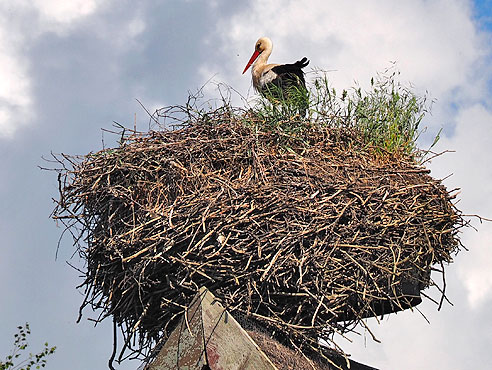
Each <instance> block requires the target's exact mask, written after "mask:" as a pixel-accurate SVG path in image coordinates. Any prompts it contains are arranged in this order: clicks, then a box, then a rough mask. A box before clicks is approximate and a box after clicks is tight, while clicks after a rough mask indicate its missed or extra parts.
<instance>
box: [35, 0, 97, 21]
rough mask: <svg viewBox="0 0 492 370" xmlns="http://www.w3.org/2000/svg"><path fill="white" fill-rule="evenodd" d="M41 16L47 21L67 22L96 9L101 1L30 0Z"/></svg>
mask: <svg viewBox="0 0 492 370" xmlns="http://www.w3.org/2000/svg"><path fill="white" fill-rule="evenodd" d="M30 3H31V4H32V5H33V6H34V8H36V9H37V10H38V11H39V13H40V14H41V16H42V17H44V18H46V20H48V21H49V22H54V23H60V24H65V25H66V24H69V23H71V22H74V21H76V20H77V19H79V18H82V17H86V16H88V15H90V14H91V13H93V12H94V11H96V9H97V7H98V6H99V5H100V4H101V3H102V1H97V0H70V1H64V0H31V1H30Z"/></svg>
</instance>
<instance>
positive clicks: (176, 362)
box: [147, 288, 277, 370]
mask: <svg viewBox="0 0 492 370" xmlns="http://www.w3.org/2000/svg"><path fill="white" fill-rule="evenodd" d="M206 365H208V366H209V368H210V369H211V370H246V369H257V370H276V369H277V368H276V367H275V366H274V365H273V363H272V362H271V361H270V360H269V359H268V357H267V356H266V355H265V354H264V353H263V352H262V351H261V350H260V348H259V347H258V346H257V345H256V343H255V342H254V341H253V340H252V339H251V337H250V336H249V335H248V333H246V331H245V330H244V329H243V328H241V326H240V325H239V324H238V323H237V321H236V320H235V319H234V318H233V317H232V316H231V315H230V314H229V313H228V312H227V311H226V310H225V308H224V307H223V306H222V305H221V304H220V303H219V302H218V301H216V299H215V297H214V296H213V295H212V293H210V292H209V291H208V290H207V289H206V288H201V289H200V291H199V292H198V294H197V295H196V296H195V298H194V300H193V302H192V303H191V305H190V307H189V309H188V312H187V314H186V315H184V317H183V318H182V319H181V322H180V324H179V325H178V326H177V327H176V329H175V330H174V331H173V332H172V333H171V335H170V336H169V339H168V340H167V342H166V344H165V345H164V347H163V348H162V349H161V351H160V352H159V354H158V355H157V358H156V359H155V361H154V362H153V363H152V364H150V365H149V366H148V367H147V369H148V370H168V369H180V370H195V369H196V370H201V369H203V368H204V367H206Z"/></svg>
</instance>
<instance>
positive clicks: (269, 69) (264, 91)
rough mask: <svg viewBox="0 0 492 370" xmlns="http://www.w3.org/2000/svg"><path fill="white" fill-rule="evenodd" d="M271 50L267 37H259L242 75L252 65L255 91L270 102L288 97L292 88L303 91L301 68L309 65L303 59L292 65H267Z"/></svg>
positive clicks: (306, 60) (304, 85)
mask: <svg viewBox="0 0 492 370" xmlns="http://www.w3.org/2000/svg"><path fill="white" fill-rule="evenodd" d="M272 49H273V44H272V41H271V40H270V39H269V38H268V37H261V38H260V39H259V40H258V41H256V45H255V51H254V53H253V55H252V56H251V59H250V60H249V62H248V64H247V65H246V68H244V71H243V74H244V73H245V72H246V71H247V70H248V68H249V67H250V66H251V64H253V68H252V69H251V73H252V75H253V87H254V88H255V90H256V91H258V92H259V93H260V94H261V95H263V96H264V97H266V98H268V99H270V100H275V99H281V100H283V99H285V98H288V97H290V95H291V93H290V91H291V90H292V88H296V89H297V90H302V91H305V90H306V82H305V80H304V72H303V71H302V68H304V67H306V66H307V65H308V64H309V61H308V59H307V58H306V57H304V58H302V59H301V60H299V61H297V62H295V63H293V64H267V61H268V57H269V56H270V54H272ZM272 98H273V99H272Z"/></svg>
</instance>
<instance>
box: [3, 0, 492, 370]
mask: <svg viewBox="0 0 492 370" xmlns="http://www.w3.org/2000/svg"><path fill="white" fill-rule="evenodd" d="M263 35H266V36H269V37H270V38H271V39H272V40H273V42H274V45H275V46H274V51H273V54H272V57H271V61H273V62H280V63H282V62H293V61H295V60H298V59H299V58H301V57H303V56H307V57H308V58H309V59H310V60H311V64H310V67H319V68H322V69H324V70H329V71H331V72H329V75H328V77H329V78H330V81H331V83H332V84H333V85H334V86H335V87H336V88H337V89H339V90H340V89H343V88H347V87H350V86H351V85H352V84H353V81H354V80H357V81H359V82H360V83H361V84H362V85H364V84H368V83H369V80H370V77H371V76H373V75H375V73H376V72H378V71H382V70H384V69H385V68H387V67H388V66H389V65H390V62H392V61H396V62H397V66H398V68H399V69H400V71H401V78H402V80H403V82H406V81H411V82H412V83H413V84H414V85H415V87H416V89H417V90H418V91H425V90H428V91H429V92H430V95H431V97H432V98H434V99H435V100H436V102H435V104H434V107H433V110H432V115H430V116H428V117H426V120H425V124H426V125H427V127H428V130H427V133H426V134H425V135H424V136H423V138H422V145H426V144H428V143H429V142H430V141H431V140H432V138H433V135H435V133H437V132H438V131H439V129H441V128H442V129H443V133H442V138H441V140H440V142H439V144H438V147H437V149H436V150H439V151H443V150H452V151H454V152H453V153H449V154H446V155H443V156H441V157H438V158H436V159H435V160H434V161H432V163H430V165H429V167H430V168H431V170H432V174H433V176H435V177H438V178H444V177H447V176H448V175H450V174H452V176H450V177H447V179H446V180H445V184H446V186H447V187H448V188H457V187H459V188H461V192H460V195H459V199H460V203H459V207H460V209H462V210H463V212H464V213H467V214H480V215H483V216H485V217H489V218H492V185H491V184H492V169H491V166H490V159H489V158H491V157H492V104H491V103H490V102H491V101H492V88H491V87H492V63H491V57H492V2H491V1H487V0H486V1H476V2H473V1H467V0H431V1H429V0H403V1H399V2H395V1H390V0H379V1H376V0H373V1H355V2H340V1H331V0H329V1H326V0H324V1H321V0H320V1H314V0H306V1H304V2H294V1H280V0H271V1H269V2H261V1H259V0H255V1H244V2H241V3H239V2H231V1H226V0H214V1H199V0H189V1H172V0H168V1H145V2H133V1H115V0H102V1H96V0H72V1H70V2H66V1H60V0H5V1H2V2H1V3H0V173H1V174H2V176H1V177H0V204H1V207H0V234H1V236H2V237H1V239H0V240H1V242H0V246H1V251H2V253H1V255H0V296H1V297H2V304H1V305H0V349H2V350H1V351H0V355H3V354H6V353H7V351H8V350H9V348H11V344H12V342H13V334H14V332H15V328H16V326H17V325H20V324H23V323H24V322H26V321H28V322H29V323H30V325H31V329H32V332H33V334H32V338H31V344H32V346H33V348H32V350H33V351H35V350H36V348H37V346H39V348H40V347H41V344H42V343H43V342H44V341H46V340H47V341H48V342H49V343H50V344H53V345H57V346H58V350H57V353H56V354H55V355H54V356H52V357H51V358H49V362H48V366H49V368H50V369H54V370H58V369H60V370H61V369H67V368H70V369H75V370H77V369H80V370H82V369H104V368H106V364H107V359H108V357H109V354H110V352H111V349H112V334H111V328H110V325H109V323H103V324H102V325H98V326H97V327H96V328H94V326H93V324H92V323H91V322H90V321H88V320H87V318H88V317H95V316H97V313H92V312H90V311H89V310H87V311H86V313H85V316H84V319H83V320H82V322H81V323H79V324H76V323H75V321H76V319H77V315H78V307H79V305H80V303H81V302H82V299H83V297H82V294H81V292H79V291H77V290H76V289H75V287H76V286H77V285H78V284H80V282H81V278H80V277H79V273H78V272H77V271H75V270H74V269H72V268H71V267H69V266H68V264H67V263H66V261H67V260H68V261H69V262H70V263H72V264H75V265H78V266H81V265H82V262H81V261H78V259H77V258H73V259H71V256H72V253H73V248H72V247H71V243H70V239H69V238H64V239H63V240H62V243H61V245H60V250H59V251H58V259H57V260H55V253H56V246H57V242H58V239H59V237H60V234H61V232H62V228H61V227H57V225H56V224H55V223H54V222H53V221H52V220H51V219H50V217H49V216H50V212H51V210H52V208H53V202H52V200H51V198H53V197H57V183H56V176H55V174H54V173H50V172H45V171H41V170H40V169H39V168H38V166H39V165H41V166H44V165H46V163H45V162H44V161H43V160H42V157H49V155H50V152H51V151H53V152H56V153H60V152H64V153H70V154H86V153H88V152H90V151H97V150H99V149H101V148H102V131H101V128H111V125H112V122H113V121H117V122H120V123H122V124H125V125H128V126H133V121H134V117H135V114H136V117H137V127H138V128H140V129H145V128H146V127H147V125H148V119H147V116H146V113H145V112H144V111H142V109H141V108H140V106H139V105H138V103H137V102H136V100H135V99H136V98H138V99H139V100H140V101H142V102H143V103H144V104H145V105H146V106H147V107H148V108H149V109H150V110H153V109H154V108H158V107H163V106H166V105H170V104H183V103H185V102H186V98H187V96H188V92H189V91H196V90H197V89H198V88H200V87H201V86H202V85H203V84H204V83H205V82H206V81H208V80H210V79H212V80H213V81H214V82H224V83H227V84H229V85H231V86H232V87H234V88H235V89H236V90H238V91H239V92H240V93H241V94H242V95H244V96H249V97H252V96H253V92H252V90H251V81H250V75H249V74H245V75H242V74H241V72H242V70H243V68H244V66H245V64H246V62H247V61H248V59H249V57H250V56H251V53H252V51H253V47H254V43H255V41H256V40H257V39H258V38H259V37H260V36H263ZM214 86H215V85H213V84H209V85H207V86H206V87H205V89H204V92H205V95H206V97H213V96H216V95H217V92H216V90H215V88H214ZM234 99H235V100H234V103H235V104H242V102H241V101H240V99H239V98H234ZM115 141H116V139H115V138H114V137H112V136H110V135H107V134H105V135H104V143H105V145H107V146H108V145H114V144H115ZM473 224H474V225H475V226H476V227H477V229H478V232H476V231H474V230H472V229H467V230H465V231H464V232H463V234H462V241H463V243H464V244H465V246H467V247H468V248H469V252H463V253H461V254H459V255H458V256H457V257H456V259H455V263H454V264H452V265H450V266H449V268H448V275H447V285H448V295H449V298H450V299H451V300H452V302H453V303H454V306H450V305H447V306H445V307H444V308H443V309H442V310H441V311H440V312H437V310H436V307H435V306H434V305H433V304H430V303H424V304H422V305H421V306H420V307H419V309H420V310H421V311H422V312H423V313H424V314H425V316H426V317H427V318H428V319H429V321H430V322H431V324H430V325H429V324H428V323H427V322H426V320H424V319H423V318H422V317H421V315H420V314H419V313H418V312H404V313H400V314H397V315H391V316H389V317H387V318H385V319H384V320H383V321H382V322H381V324H380V325H378V324H377V323H376V322H374V320H369V324H370V325H371V330H373V331H374V332H375V333H376V335H377V336H378V338H379V339H380V340H381V341H382V343H381V344H379V343H375V342H373V341H372V340H371V339H370V336H369V335H362V336H360V337H356V336H354V337H353V338H352V339H353V340H354V343H353V344H350V343H349V342H344V341H342V342H341V344H342V347H343V348H344V349H346V350H347V351H349V352H351V353H353V356H354V358H355V359H356V360H358V361H361V362H365V363H368V364H371V365H373V366H376V367H380V368H381V369H396V368H398V369H416V368H419V369H435V368H446V369H448V370H453V369H456V370H458V369H464V368H487V367H489V365H490V363H492V352H491V351H490V345H491V344H492V320H491V319H490V316H491V311H490V308H489V307H490V306H491V303H492V270H491V269H490V266H491V265H492V247H491V240H492V225H491V224H490V223H484V224H480V223H478V222H476V221H474V223H473ZM361 332H362V334H364V333H363V332H364V331H363V330H362V329H361ZM409 348H411V350H410V351H409ZM137 366H138V363H135V362H133V363H132V362H129V363H125V364H123V365H121V366H120V367H119V369H134V368H136V367H137Z"/></svg>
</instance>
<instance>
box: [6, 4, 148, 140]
mask: <svg viewBox="0 0 492 370" xmlns="http://www.w3.org/2000/svg"><path fill="white" fill-rule="evenodd" d="M110 1H111V0H105V1H98V0H71V1H63V0H13V1H7V2H4V3H2V4H0V81H1V83H0V139H7V138H13V137H14V135H15V133H16V131H17V130H18V129H19V128H20V127H22V126H26V125H28V124H29V122H31V121H32V119H33V118H34V117H35V112H34V111H33V106H34V104H33V99H34V97H33V96H32V90H31V85H32V82H31V76H30V75H29V68H28V66H29V60H27V58H26V57H25V51H26V50H27V49H28V48H29V47H30V46H31V45H32V44H33V43H34V42H35V41H36V39H37V37H39V36H42V35H43V34H45V33H48V32H54V33H56V34H57V35H59V36H60V37H63V36H66V35H67V34H68V33H70V32H73V31H74V30H76V29H77V27H78V26H79V25H80V22H82V21H84V20H86V19H87V18H88V17H89V16H92V15H94V14H96V13H97V11H99V10H101V9H104V7H105V6H106V5H107V4H108V3H109V2H110ZM144 30H145V23H144V21H143V20H142V18H141V17H139V16H138V12H137V11H136V15H135V16H134V18H133V19H132V20H131V21H130V22H128V23H127V24H126V27H123V28H122V29H120V32H118V33H117V34H116V35H115V33H114V32H113V31H112V30H107V29H104V26H103V27H101V29H100V30H98V37H101V38H107V39H108V40H110V42H111V43H112V46H114V47H123V48H126V47H128V46H129V45H131V42H130V41H131V40H132V39H134V38H135V37H137V36H138V35H139V34H141V33H142V32H143V31H144ZM99 31H100V32H99ZM34 63H35V61H34Z"/></svg>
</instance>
